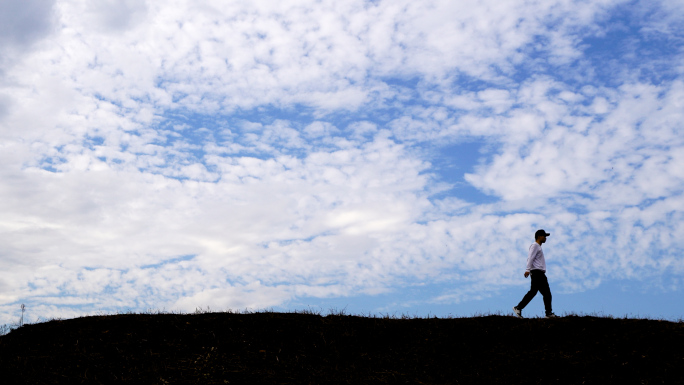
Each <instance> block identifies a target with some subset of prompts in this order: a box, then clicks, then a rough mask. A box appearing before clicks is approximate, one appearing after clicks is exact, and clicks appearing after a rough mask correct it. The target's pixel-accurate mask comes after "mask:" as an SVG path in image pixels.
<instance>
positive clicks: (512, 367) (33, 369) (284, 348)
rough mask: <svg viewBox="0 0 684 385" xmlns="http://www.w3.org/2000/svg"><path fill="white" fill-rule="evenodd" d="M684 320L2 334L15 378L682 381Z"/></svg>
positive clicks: (3, 357) (374, 320)
mask: <svg viewBox="0 0 684 385" xmlns="http://www.w3.org/2000/svg"><path fill="white" fill-rule="evenodd" d="M683 346H684V323H682V322H669V321H656V320H644V319H611V318H600V317H591V316H568V317H563V318H558V319H549V320H547V319H517V318H514V317H509V316H495V315H492V316H482V317H472V318H449V319H442V318H414V319H393V318H388V317H385V318H378V317H360V316H351V315H328V316H321V315H317V314H297V313H272V312H265V313H252V314H234V313H205V314H122V315H108V316H91V317H83V318H76V319H70V320H56V321H50V322H46V323H41V324H34V325H25V326H24V327H22V328H20V329H17V330H14V331H12V332H11V333H9V334H8V335H5V336H2V337H0V378H2V379H3V383H5V384H75V383H85V384H122V383H124V384H125V383H130V384H141V383H145V384H498V383H502V384H503V383H505V384H583V383H584V384H682V383H684V369H683V368H684V348H683Z"/></svg>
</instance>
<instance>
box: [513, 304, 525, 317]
mask: <svg viewBox="0 0 684 385" xmlns="http://www.w3.org/2000/svg"><path fill="white" fill-rule="evenodd" d="M513 313H515V316H516V317H518V318H523V316H522V310H520V309H518V308H517V307H515V306H513Z"/></svg>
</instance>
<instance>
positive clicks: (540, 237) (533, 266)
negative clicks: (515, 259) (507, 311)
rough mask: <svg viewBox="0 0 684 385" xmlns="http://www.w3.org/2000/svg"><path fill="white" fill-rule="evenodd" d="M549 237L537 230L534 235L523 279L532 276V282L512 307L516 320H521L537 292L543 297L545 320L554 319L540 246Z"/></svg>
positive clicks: (544, 261)
mask: <svg viewBox="0 0 684 385" xmlns="http://www.w3.org/2000/svg"><path fill="white" fill-rule="evenodd" d="M549 235H551V234H549V233H547V232H546V231H544V230H537V232H536V233H534V243H533V244H531V245H530V249H529V255H528V256H527V267H526V268H525V278H527V277H528V276H530V275H532V279H531V281H532V282H531V283H530V291H528V292H527V294H525V296H524V297H523V299H522V301H520V303H519V304H518V305H517V306H514V307H513V312H514V313H515V315H516V316H518V318H523V316H522V310H523V309H524V308H525V306H527V304H528V303H530V301H532V298H534V296H535V295H537V292H541V293H542V296H543V297H544V308H545V309H546V318H555V317H556V315H555V314H553V310H552V309H551V288H549V281H548V280H547V279H546V260H545V259H544V251H542V248H541V245H542V244H543V243H544V242H546V237H548V236H549Z"/></svg>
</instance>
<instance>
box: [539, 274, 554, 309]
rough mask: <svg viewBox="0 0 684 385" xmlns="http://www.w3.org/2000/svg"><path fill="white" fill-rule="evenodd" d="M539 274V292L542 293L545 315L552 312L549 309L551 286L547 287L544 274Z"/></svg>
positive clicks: (547, 282)
mask: <svg viewBox="0 0 684 385" xmlns="http://www.w3.org/2000/svg"><path fill="white" fill-rule="evenodd" d="M539 275H540V277H539V280H538V281H539V292H540V293H542V296H543V297H544V308H545V309H546V315H549V314H553V310H552V309H551V288H550V287H549V280H548V279H547V278H546V274H539Z"/></svg>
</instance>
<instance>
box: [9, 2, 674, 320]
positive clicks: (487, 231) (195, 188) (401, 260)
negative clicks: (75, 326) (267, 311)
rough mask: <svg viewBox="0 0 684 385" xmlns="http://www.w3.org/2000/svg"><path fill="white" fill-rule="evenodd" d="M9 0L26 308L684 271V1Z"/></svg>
mask: <svg viewBox="0 0 684 385" xmlns="http://www.w3.org/2000/svg"><path fill="white" fill-rule="evenodd" d="M4 4H5V5H3V6H4V7H7V10H8V13H3V12H0V14H5V15H7V14H12V15H17V16H21V17H23V18H26V19H27V20H32V23H33V24H32V25H35V28H31V29H30V31H29V30H26V31H24V30H22V28H23V27H22V26H23V25H26V24H20V23H15V24H4V25H5V27H4V29H2V30H0V34H1V35H2V36H0V44H2V45H3V47H9V48H11V49H8V50H6V51H5V50H3V52H11V55H10V56H7V57H3V60H2V62H0V66H1V67H0V71H1V72H0V73H1V74H2V78H0V165H1V167H0V181H2V182H1V183H0V207H1V212H2V213H3V214H2V219H1V220H0V242H1V244H2V245H3V248H2V249H1V251H0V264H1V265H2V266H1V267H2V271H4V272H5V273H4V274H3V275H1V276H0V308H3V309H4V310H5V313H7V312H8V311H9V309H12V308H14V307H15V306H16V304H17V303H21V302H26V303H28V304H30V306H31V307H32V308H33V309H35V310H34V311H35V312H36V313H38V314H41V315H43V316H46V317H49V316H70V315H75V314H82V313H83V312H89V311H90V312H92V311H97V310H105V311H116V310H120V309H128V308H133V309H146V308H155V309H158V308H166V309H169V310H175V309H178V310H185V311H188V310H193V309H194V308H195V307H196V306H206V305H210V306H211V307H213V308H244V307H252V308H263V307H269V306H285V307H287V306H288V304H289V303H292V302H293V301H296V300H297V299H301V298H307V297H317V298H333V297H344V296H350V295H376V294H380V293H396V294H397V295H398V296H401V293H402V292H403V290H405V289H406V288H410V287H414V286H416V285H422V284H425V283H436V284H444V285H449V286H450V287H451V288H450V289H444V290H442V291H441V292H438V293H432V294H431V295H430V296H428V297H426V298H423V299H422V300H423V301H424V302H434V303H459V302H461V301H465V300H468V299H471V298H478V296H480V297H481V296H487V295H492V293H496V292H497V291H498V290H502V289H505V288H508V287H519V286H521V285H524V284H525V281H524V280H523V279H521V276H520V274H519V273H520V270H521V267H522V266H523V264H524V258H525V257H526V255H525V250H526V247H527V245H528V244H529V243H530V242H531V241H532V239H531V235H530V234H533V233H534V230H536V229H537V228H540V227H543V228H545V229H547V230H549V231H551V232H552V234H553V235H552V237H553V243H551V242H550V243H549V244H547V245H545V249H547V250H548V251H547V254H548V255H549V256H550V258H549V262H550V263H549V265H550V270H551V269H552V271H553V276H554V282H555V283H557V284H558V285H559V288H560V289H561V290H563V291H565V292H576V291H583V290H587V289H591V288H595V287H598V286H599V285H600V284H601V282H604V281H606V280H610V279H626V280H631V281H633V282H635V284H639V282H641V281H642V280H643V279H645V278H649V279H650V280H651V281H653V280H655V281H656V282H659V285H660V286H661V288H660V289H661V290H682V289H681V277H682V273H684V272H683V271H682V270H683V269H684V267H683V266H684V264H683V263H682V262H683V261H682V257H681V255H682V250H683V249H684V241H683V237H682V235H684V229H683V228H682V226H683V225H682V219H683V218H682V212H683V210H682V208H683V207H682V206H683V205H684V198H683V197H682V189H683V186H684V172H683V171H682V170H683V168H682V167H681V164H682V160H683V159H682V155H681V154H684V151H683V148H682V147H683V143H682V140H683V139H682V138H684V136H683V135H682V123H681V122H682V111H683V109H682V104H683V103H684V84H683V83H682V66H681V64H680V63H681V59H682V50H681V47H682V45H681V42H682V36H684V35H683V34H682V28H681V27H680V26H679V25H678V23H677V22H676V21H677V20H678V19H679V18H677V17H675V16H674V15H680V16H681V13H682V11H683V10H682V9H681V7H678V6H677V3H676V2H667V1H663V2H659V3H655V4H653V5H650V6H646V5H640V6H639V7H629V6H628V5H629V4H627V3H626V2H620V1H580V2H577V1H555V2H549V1H545V2H534V1H510V2H494V1H492V2H477V3H476V4H471V3H468V2H450V1H427V2H420V3H416V2H409V1H391V2H388V1H377V2H368V1H345V2H333V1H321V2H313V1H304V0H301V1H294V0H293V1H279V2H272V1H249V2H229V3H225V2H218V1H217V2H211V1H203V2H185V1H174V2H164V3H160V2H152V1H148V2H138V1H136V2H128V1H124V2H101V3H98V4H97V5H94V4H91V3H89V2H79V1H55V2H19V1H10V2H6V3H4ZM665 14H666V15H670V16H668V17H660V16H659V15H665ZM460 143H480V146H481V148H480V151H479V153H478V156H477V157H476V158H472V157H470V158H469V157H467V156H465V155H462V154H459V153H449V154H448V155H447V158H448V159H450V160H451V161H452V162H453V163H454V164H455V165H457V170H458V171H457V173H458V177H456V178H455V177H453V175H452V176H447V175H445V174H443V173H441V172H440V171H439V170H438V169H437V168H436V167H435V165H434V163H435V159H436V157H437V154H438V153H439V152H440V149H443V148H445V146H449V145H453V144H460ZM464 185H467V186H470V187H471V188H473V189H475V190H477V191H478V194H479V195H475V197H474V198H473V197H465V196H462V195H460V194H459V192H458V191H459V190H458V189H456V187H458V186H464ZM485 198H487V199H485ZM8 319H9V318H8Z"/></svg>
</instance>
